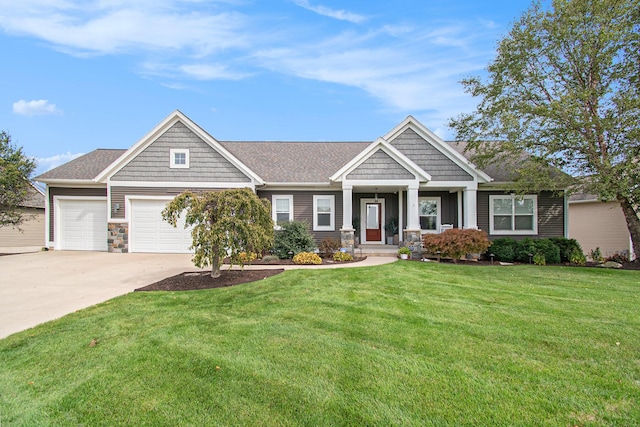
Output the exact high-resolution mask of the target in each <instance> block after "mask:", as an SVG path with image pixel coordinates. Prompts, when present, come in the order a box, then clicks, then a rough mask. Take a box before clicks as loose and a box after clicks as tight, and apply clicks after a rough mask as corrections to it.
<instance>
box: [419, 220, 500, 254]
mask: <svg viewBox="0 0 640 427" xmlns="http://www.w3.org/2000/svg"><path fill="white" fill-rule="evenodd" d="M422 245H423V247H424V249H425V250H426V251H427V252H428V253H430V254H432V255H433V254H437V253H438V252H440V255H441V256H443V257H448V258H452V259H453V260H454V262H455V261H457V260H458V259H460V258H461V257H463V256H464V255H466V254H481V253H484V252H485V251H486V250H487V248H489V246H491V242H490V241H489V237H488V236H487V233H486V232H484V231H481V230H461V229H458V228H454V229H451V230H446V231H444V232H443V233H440V234H425V235H424V236H423V237H422Z"/></svg>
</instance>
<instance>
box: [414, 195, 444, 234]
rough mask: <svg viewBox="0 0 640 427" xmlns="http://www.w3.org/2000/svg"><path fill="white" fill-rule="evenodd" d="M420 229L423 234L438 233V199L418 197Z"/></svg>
mask: <svg viewBox="0 0 640 427" xmlns="http://www.w3.org/2000/svg"><path fill="white" fill-rule="evenodd" d="M418 206H419V207H418V209H419V214H420V228H421V229H422V232H423V233H438V232H439V230H440V222H441V220H440V197H420V199H419V205H418Z"/></svg>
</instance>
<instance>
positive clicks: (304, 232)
mask: <svg viewBox="0 0 640 427" xmlns="http://www.w3.org/2000/svg"><path fill="white" fill-rule="evenodd" d="M280 227H281V229H280V230H278V231H276V234H275V242H274V248H273V252H274V253H275V254H276V255H278V257H279V258H280V259H286V258H291V257H292V256H293V255H295V254H297V253H299V252H309V251H312V250H314V249H315V246H316V243H315V241H314V240H313V236H312V235H311V233H310V232H309V228H308V227H307V224H306V223H304V222H299V221H291V222H283V223H281V224H280Z"/></svg>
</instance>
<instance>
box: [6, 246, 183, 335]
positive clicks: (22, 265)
mask: <svg viewBox="0 0 640 427" xmlns="http://www.w3.org/2000/svg"><path fill="white" fill-rule="evenodd" d="M194 270H196V268H195V267H194V266H193V264H192V263H191V255H188V254H186V255H173V254H171V255H169V254H166V255H165V254H112V253H106V252H66V251H49V252H35V253H28V254H19V255H6V256H0V338H5V337H7V336H8V335H11V334H13V333H15V332H19V331H22V330H25V329H28V328H31V327H33V326H36V325H38V324H40V323H43V322H47V321H49V320H53V319H57V318H59V317H62V316H64V315H65V314H68V313H72V312H74V311H76V310H79V309H82V308H86V307H90V306H92V305H95V304H98V303H100V302H103V301H106V300H108V299H110V298H113V297H116V296H119V295H123V294H126V293H129V292H131V291H133V290H134V289H136V288H139V287H141V286H145V285H149V284H151V283H153V282H157V281H158V280H161V279H164V278H166V277H170V276H173V275H176V274H179V273H182V272H183V271H194Z"/></svg>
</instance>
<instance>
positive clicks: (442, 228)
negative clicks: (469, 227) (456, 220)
mask: <svg viewBox="0 0 640 427" xmlns="http://www.w3.org/2000/svg"><path fill="white" fill-rule="evenodd" d="M451 229H453V224H441V225H440V232H441V233H442V232H444V231H446V230H451Z"/></svg>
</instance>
